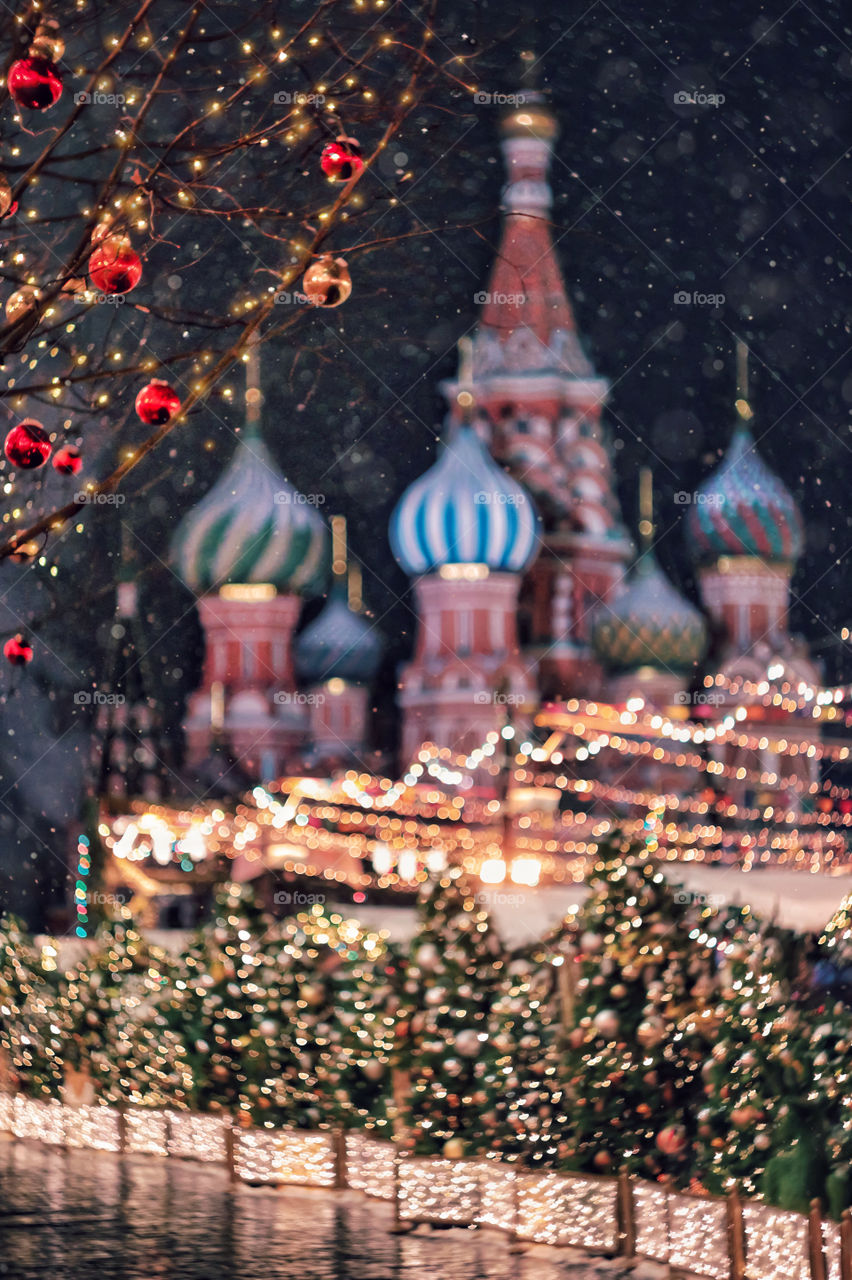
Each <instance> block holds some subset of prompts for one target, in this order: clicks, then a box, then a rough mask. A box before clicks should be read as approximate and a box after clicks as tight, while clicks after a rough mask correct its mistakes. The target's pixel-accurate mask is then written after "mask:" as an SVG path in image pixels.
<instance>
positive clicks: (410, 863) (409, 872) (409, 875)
mask: <svg viewBox="0 0 852 1280" xmlns="http://www.w3.org/2000/svg"><path fill="white" fill-rule="evenodd" d="M396 872H397V875H398V876H399V878H400V880H414V879H415V878H416V876H417V854H416V853H415V852H414V851H413V849H403V851H402V853H401V854H400V855H399V861H398V862H397V865H396Z"/></svg>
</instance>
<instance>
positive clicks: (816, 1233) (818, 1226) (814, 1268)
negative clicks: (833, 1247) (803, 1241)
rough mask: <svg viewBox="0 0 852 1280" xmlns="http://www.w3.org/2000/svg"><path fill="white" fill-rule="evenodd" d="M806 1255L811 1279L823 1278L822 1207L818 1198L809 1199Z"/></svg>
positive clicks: (824, 1269) (821, 1279)
mask: <svg viewBox="0 0 852 1280" xmlns="http://www.w3.org/2000/svg"><path fill="white" fill-rule="evenodd" d="M808 1257H809V1259H810V1266H811V1280H825V1273H826V1267H825V1241H824V1240H823V1238H822V1209H821V1207H820V1203H819V1200H812V1201H811V1209H810V1213H809V1214H808Z"/></svg>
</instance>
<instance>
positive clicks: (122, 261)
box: [89, 236, 142, 294]
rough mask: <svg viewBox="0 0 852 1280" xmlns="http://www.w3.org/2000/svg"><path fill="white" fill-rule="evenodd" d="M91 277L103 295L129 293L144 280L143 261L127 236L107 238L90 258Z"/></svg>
mask: <svg viewBox="0 0 852 1280" xmlns="http://www.w3.org/2000/svg"><path fill="white" fill-rule="evenodd" d="M89 277H90V279H91V281H92V284H93V285H94V286H95V288H96V289H99V290H100V291H101V293H109V294H113V293H129V292H130V290H131V289H135V288H136V286H137V284H138V283H139V281H140V280H141V279H142V259H141V258H140V257H139V254H138V253H137V252H136V250H135V249H134V248H133V245H132V244H131V243H130V241H129V240H128V239H127V237H126V236H110V237H107V239H106V240H103V241H101V243H100V244H99V245H98V247H97V249H95V251H94V253H93V254H92V256H91V258H89Z"/></svg>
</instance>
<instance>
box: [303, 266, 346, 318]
mask: <svg viewBox="0 0 852 1280" xmlns="http://www.w3.org/2000/svg"><path fill="white" fill-rule="evenodd" d="M302 283H303V285H304V287H305V295H306V297H307V299H308V302H310V304H311V306H314V307H339V306H340V304H341V302H345V301H346V299H347V298H348V297H349V295H350V293H351V292H352V277H351V276H350V274H349V268H348V267H347V265H346V259H345V258H335V257H334V256H333V254H330V253H324V254H323V255H322V257H321V258H318V259H317V261H316V262H313V263H311V265H310V266H309V267H308V269H307V271H306V272H305V274H304V276H303V277H302Z"/></svg>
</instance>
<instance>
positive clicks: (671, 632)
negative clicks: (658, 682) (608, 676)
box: [592, 551, 707, 672]
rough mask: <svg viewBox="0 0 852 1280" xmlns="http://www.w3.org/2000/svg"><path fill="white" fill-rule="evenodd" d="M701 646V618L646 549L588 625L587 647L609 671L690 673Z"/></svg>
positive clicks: (704, 633)
mask: <svg viewBox="0 0 852 1280" xmlns="http://www.w3.org/2000/svg"><path fill="white" fill-rule="evenodd" d="M706 645H707V627H706V625H705V622H704V618H703V617H702V615H701V613H700V612H699V610H698V609H696V608H695V606H694V605H692V604H690V602H689V601H688V600H686V599H684V597H683V596H682V595H680V593H679V592H678V591H676V590H675V588H674V587H673V586H672V584H671V582H670V581H669V580H668V578H667V577H666V575H665V574H664V573H663V571H662V569H661V568H660V566H659V564H658V563H657V559H656V557H655V556H654V554H653V552H651V551H646V552H645V554H644V555H643V556H642V559H641V560H640V561H639V563H638V564H637V566H636V568H635V569H634V571H633V574H632V575H631V577H630V580H629V582H628V584H627V586H626V587H625V589H624V590H623V591H622V592H621V593H620V595H618V596H617V597H616V598H615V600H613V601H612V602H611V603H609V604H604V605H601V606H600V607H599V608H598V609H596V610H595V615H594V618H593V621H592V648H593V649H594V651H595V654H596V655H597V657H598V658H599V660H600V661H601V662H602V663H603V665H604V666H605V667H606V668H607V670H608V671H634V670H636V669H637V668H639V667H653V668H655V669H657V670H660V671H671V672H687V671H692V670H693V668H694V667H695V666H696V665H697V663H698V662H700V660H701V658H702V657H703V655H704V650H705V648H706Z"/></svg>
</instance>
